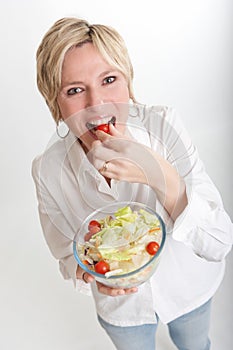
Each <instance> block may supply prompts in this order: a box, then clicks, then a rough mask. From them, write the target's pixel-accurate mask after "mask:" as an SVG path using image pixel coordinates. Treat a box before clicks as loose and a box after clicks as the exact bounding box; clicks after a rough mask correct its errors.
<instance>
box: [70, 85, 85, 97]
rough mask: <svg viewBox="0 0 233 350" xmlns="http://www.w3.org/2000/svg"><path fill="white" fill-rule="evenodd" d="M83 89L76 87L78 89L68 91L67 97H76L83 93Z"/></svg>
mask: <svg viewBox="0 0 233 350" xmlns="http://www.w3.org/2000/svg"><path fill="white" fill-rule="evenodd" d="M82 91H83V89H82V88H80V87H76V88H72V89H69V90H68V91H67V95H75V94H80V92H82Z"/></svg>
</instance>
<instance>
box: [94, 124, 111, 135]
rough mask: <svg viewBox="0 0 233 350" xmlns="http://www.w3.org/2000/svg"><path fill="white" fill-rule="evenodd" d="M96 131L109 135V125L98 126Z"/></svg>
mask: <svg viewBox="0 0 233 350" xmlns="http://www.w3.org/2000/svg"><path fill="white" fill-rule="evenodd" d="M97 130H101V131H103V132H106V134H109V124H101V125H98V126H97Z"/></svg>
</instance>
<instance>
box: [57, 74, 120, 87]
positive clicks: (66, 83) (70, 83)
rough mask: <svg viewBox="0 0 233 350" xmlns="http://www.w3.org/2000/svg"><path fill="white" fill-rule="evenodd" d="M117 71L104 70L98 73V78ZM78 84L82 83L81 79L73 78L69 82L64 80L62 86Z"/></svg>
mask: <svg viewBox="0 0 233 350" xmlns="http://www.w3.org/2000/svg"><path fill="white" fill-rule="evenodd" d="M116 72H117V71H116V70H106V71H104V72H102V73H100V74H99V75H98V78H103V77H104V76H105V75H108V74H110V73H111V74H113V73H116ZM79 84H84V82H83V81H81V80H80V81H79V80H75V81H71V82H68V81H67V82H65V84H64V85H63V86H62V88H65V87H66V86H69V85H79Z"/></svg>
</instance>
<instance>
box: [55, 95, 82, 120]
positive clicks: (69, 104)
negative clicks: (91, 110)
mask: <svg viewBox="0 0 233 350" xmlns="http://www.w3.org/2000/svg"><path fill="white" fill-rule="evenodd" d="M57 103H58V106H59V109H60V112H61V115H62V118H63V120H66V119H67V118H69V117H70V116H71V115H73V114H75V113H78V112H79V111H80V110H82V109H83V107H82V106H81V105H80V103H77V101H75V99H69V98H67V97H63V96H62V97H59V98H58V99H57Z"/></svg>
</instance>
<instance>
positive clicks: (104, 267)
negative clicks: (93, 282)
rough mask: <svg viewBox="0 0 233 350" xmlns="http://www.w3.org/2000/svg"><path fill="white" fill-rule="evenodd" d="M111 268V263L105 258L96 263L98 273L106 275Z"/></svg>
mask: <svg viewBox="0 0 233 350" xmlns="http://www.w3.org/2000/svg"><path fill="white" fill-rule="evenodd" d="M109 270H110V267H109V264H108V263H107V262H106V261H104V260H100V261H99V262H97V263H96V264H95V272H97V273H101V274H102V275H104V274H105V273H106V272H108V271H109Z"/></svg>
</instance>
